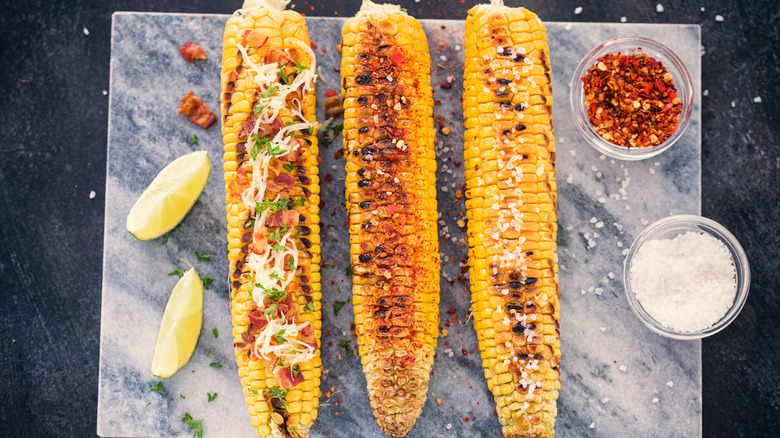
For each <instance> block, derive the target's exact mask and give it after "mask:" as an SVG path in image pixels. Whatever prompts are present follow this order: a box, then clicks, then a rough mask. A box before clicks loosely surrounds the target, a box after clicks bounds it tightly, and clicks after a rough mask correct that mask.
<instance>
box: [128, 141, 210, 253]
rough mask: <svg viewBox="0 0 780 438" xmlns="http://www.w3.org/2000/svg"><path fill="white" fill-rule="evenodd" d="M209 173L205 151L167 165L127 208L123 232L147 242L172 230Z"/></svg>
mask: <svg viewBox="0 0 780 438" xmlns="http://www.w3.org/2000/svg"><path fill="white" fill-rule="evenodd" d="M210 174H211V161H210V160H209V156H208V153H207V152H206V151H196V152H191V153H189V154H186V155H182V156H181V157H179V158H177V159H175V160H173V161H172V162H170V163H169V164H168V165H167V166H165V167H164V168H163V169H162V170H161V171H160V173H158V174H157V176H155V177H154V180H152V182H151V184H149V186H148V187H147V188H146V189H145V190H144V191H143V193H141V196H140V197H139V198H138V200H137V201H136V202H135V204H134V205H133V208H132V209H130V213H129V214H128V215H127V223H126V227H127V231H129V232H130V234H132V235H133V236H134V237H135V238H136V239H138V240H151V239H156V238H158V237H160V236H162V235H163V234H165V233H167V232H168V231H170V230H172V229H174V228H175V227H176V226H177V225H179V223H181V221H182V220H183V219H184V217H185V216H186V215H187V213H189V211H190V210H191V209H192V206H193V205H195V201H197V200H198V197H200V194H201V193H202V192H203V189H205V188H206V182H208V179H209V175H210Z"/></svg>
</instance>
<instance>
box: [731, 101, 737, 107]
mask: <svg viewBox="0 0 780 438" xmlns="http://www.w3.org/2000/svg"><path fill="white" fill-rule="evenodd" d="M736 106H737V102H734V101H733V100H732V101H731V107H732V108H736Z"/></svg>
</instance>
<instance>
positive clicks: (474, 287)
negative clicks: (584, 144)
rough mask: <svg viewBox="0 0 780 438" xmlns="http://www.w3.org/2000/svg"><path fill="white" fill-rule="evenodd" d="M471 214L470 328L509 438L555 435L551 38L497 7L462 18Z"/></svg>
mask: <svg viewBox="0 0 780 438" xmlns="http://www.w3.org/2000/svg"><path fill="white" fill-rule="evenodd" d="M465 47H466V63H465V66H464V74H463V77H464V87H463V88H464V92H463V110H464V117H465V128H466V133H465V142H466V144H465V154H464V158H465V165H464V167H465V169H466V196H467V201H466V208H467V217H468V220H469V221H468V240H469V247H470V249H469V264H470V276H471V299H472V305H473V309H474V327H475V329H476V330H477V336H478V340H479V348H480V350H481V352H482V361H483V366H484V369H485V377H486V378H487V380H488V386H489V388H490V390H491V391H492V392H493V395H494V398H495V401H496V405H497V411H498V418H499V420H500V422H501V424H502V426H503V433H504V436H506V437H515V438H519V437H552V436H553V434H554V426H555V416H556V412H557V406H556V399H557V398H558V389H559V388H560V381H559V380H558V378H559V376H560V372H559V369H558V366H559V364H560V341H559V339H558V327H559V324H558V311H559V310H558V303H559V300H558V275H557V272H558V265H557V260H558V259H557V256H556V254H555V250H556V243H555V239H556V233H557V225H556V220H557V217H556V213H555V209H556V185H555V138H554V136H553V123H552V88H551V80H550V79H551V78H550V63H549V57H548V53H549V51H548V47H547V36H546V31H545V28H544V25H543V24H542V22H541V20H539V18H538V17H537V16H536V14H534V13H532V12H530V11H528V10H526V9H524V8H509V7H505V6H504V5H503V1H502V0H493V2H492V4H491V5H479V6H475V7H474V8H472V9H471V10H469V16H468V18H467V19H466V34H465Z"/></svg>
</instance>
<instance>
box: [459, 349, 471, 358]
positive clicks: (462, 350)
mask: <svg viewBox="0 0 780 438" xmlns="http://www.w3.org/2000/svg"><path fill="white" fill-rule="evenodd" d="M460 352H461V353H463V355H464V356H468V355H469V352H468V350H466V349H465V348H461V349H460Z"/></svg>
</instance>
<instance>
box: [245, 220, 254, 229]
mask: <svg viewBox="0 0 780 438" xmlns="http://www.w3.org/2000/svg"><path fill="white" fill-rule="evenodd" d="M254 226H255V220H254V219H249V220H247V221H246V222H244V228H252V227H254Z"/></svg>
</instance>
